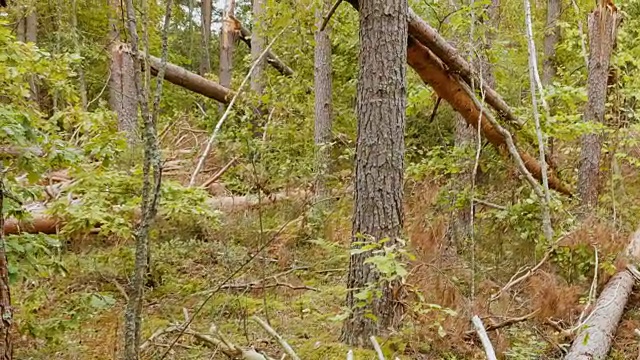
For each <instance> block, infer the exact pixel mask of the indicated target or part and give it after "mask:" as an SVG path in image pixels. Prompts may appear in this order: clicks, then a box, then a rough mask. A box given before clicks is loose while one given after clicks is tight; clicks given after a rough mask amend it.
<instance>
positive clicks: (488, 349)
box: [471, 315, 498, 360]
mask: <svg viewBox="0 0 640 360" xmlns="http://www.w3.org/2000/svg"><path fill="white" fill-rule="evenodd" d="M471 322H473V327H475V328H476V331H477V332H478V337H479V338H480V341H481V342H482V346H483V347H484V351H485V353H486V354H487V359H488V360H498V358H496V353H495V351H494V350H493V345H491V340H489V335H487V331H486V330H485V329H484V325H482V320H480V318H479V317H478V315H474V316H473V317H472V318H471Z"/></svg>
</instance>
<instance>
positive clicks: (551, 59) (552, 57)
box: [542, 0, 562, 87]
mask: <svg viewBox="0 0 640 360" xmlns="http://www.w3.org/2000/svg"><path fill="white" fill-rule="evenodd" d="M561 10H562V0H549V1H548V2H547V24H546V26H545V32H544V46H543V50H544V62H543V64H542V85H543V86H545V87H546V86H548V85H550V84H551V82H552V81H553V77H554V76H555V75H556V46H557V45H558V43H559V42H560V23H559V21H558V20H559V19H560V11H561Z"/></svg>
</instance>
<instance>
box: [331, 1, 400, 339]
mask: <svg viewBox="0 0 640 360" xmlns="http://www.w3.org/2000/svg"><path fill="white" fill-rule="evenodd" d="M407 10H408V5H407V0H386V1H385V0H362V1H360V56H359V68H360V73H359V77H358V90H357V117H358V130H357V145H356V166H355V167H356V168H355V204H354V207H355V211H354V215H353V233H352V235H353V241H354V242H362V241H366V242H370V241H375V242H377V241H380V240H382V239H384V238H389V239H390V242H389V243H387V245H390V244H393V243H395V241H396V239H397V238H398V236H399V235H400V232H401V230H402V224H403V209H402V184H403V170H404V128H405V106H406V84H405V81H406V79H405V78H406V60H407V52H406V49H407ZM361 236H364V237H365V238H364V239H362V238H361ZM370 256H371V253H369V252H365V253H361V254H354V255H352V256H351V259H350V264H349V275H348V280H347V288H348V289H349V291H348V293H347V306H348V307H349V308H350V309H351V310H352V312H351V313H350V315H349V317H348V318H347V319H346V320H345V322H344V324H343V328H342V334H341V339H342V341H344V342H346V343H347V344H350V345H357V346H370V343H369V337H370V336H372V335H376V334H379V333H381V332H384V331H386V330H388V329H389V328H392V327H393V326H395V325H396V322H397V320H398V319H399V316H400V315H401V314H402V310H403V309H402V306H401V305H400V303H399V302H398V300H401V299H400V297H401V294H402V290H401V288H400V286H399V285H400V284H399V283H398V282H397V281H393V282H391V283H389V282H387V281H383V280H382V279H381V275H380V273H379V272H378V271H377V269H376V268H375V267H373V266H371V264H365V260H366V259H367V258H369V257H370ZM368 286H371V287H373V288H374V292H376V295H374V296H373V298H372V299H371V301H367V302H366V304H365V305H364V306H363V307H359V306H356V305H357V304H358V303H359V301H358V300H357V299H356V298H355V297H354V295H355V294H357V293H358V292H360V291H363V290H364V289H366V288H367V287H368ZM377 292H379V293H377ZM367 314H371V315H373V316H374V317H375V319H372V318H371V317H369V316H367Z"/></svg>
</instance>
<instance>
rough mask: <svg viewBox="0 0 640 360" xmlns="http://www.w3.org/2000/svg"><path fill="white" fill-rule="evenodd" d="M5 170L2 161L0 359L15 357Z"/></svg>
mask: <svg viewBox="0 0 640 360" xmlns="http://www.w3.org/2000/svg"><path fill="white" fill-rule="evenodd" d="M4 172H5V169H4V167H3V165H2V163H1V162H0V313H2V319H1V320H0V360H11V359H13V342H12V340H11V324H12V323H13V309H12V308H11V291H10V289H9V266H8V261H7V252H6V246H5V238H4V212H3V208H4V198H5V187H4Z"/></svg>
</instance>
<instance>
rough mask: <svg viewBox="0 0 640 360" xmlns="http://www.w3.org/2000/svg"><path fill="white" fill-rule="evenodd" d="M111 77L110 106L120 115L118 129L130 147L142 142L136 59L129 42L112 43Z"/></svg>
mask: <svg viewBox="0 0 640 360" xmlns="http://www.w3.org/2000/svg"><path fill="white" fill-rule="evenodd" d="M110 68H111V77H110V78H109V106H110V107H111V110H112V111H114V112H115V113H116V115H117V116H118V129H119V130H120V131H122V132H123V133H124V134H125V136H126V138H127V144H128V145H129V148H130V149H132V148H134V147H136V146H137V145H138V144H139V142H140V135H139V134H138V98H137V96H138V95H137V93H136V84H135V82H134V72H135V61H134V59H133V56H132V55H131V49H130V47H129V46H128V45H127V44H123V43H120V42H114V43H113V44H112V45H111V64H110Z"/></svg>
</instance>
